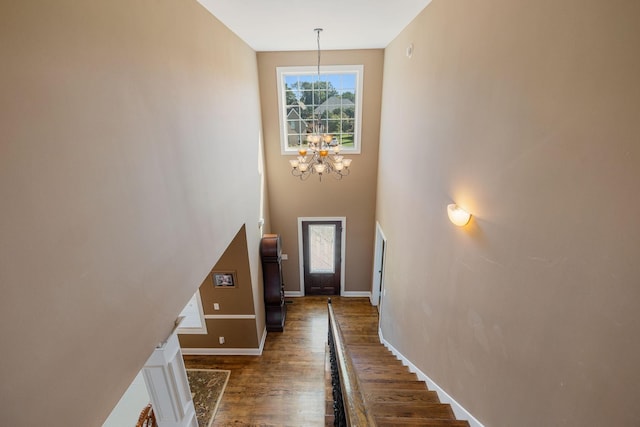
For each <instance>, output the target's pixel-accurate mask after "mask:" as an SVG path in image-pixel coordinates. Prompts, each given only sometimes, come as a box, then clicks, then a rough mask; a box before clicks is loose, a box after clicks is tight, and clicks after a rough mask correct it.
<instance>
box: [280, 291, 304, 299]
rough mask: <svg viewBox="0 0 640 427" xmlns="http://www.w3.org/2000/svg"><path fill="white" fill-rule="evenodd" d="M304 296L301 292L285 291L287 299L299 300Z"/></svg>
mask: <svg viewBox="0 0 640 427" xmlns="http://www.w3.org/2000/svg"><path fill="white" fill-rule="evenodd" d="M303 296H304V294H303V293H302V292H301V291H284V297H285V298H297V297H303Z"/></svg>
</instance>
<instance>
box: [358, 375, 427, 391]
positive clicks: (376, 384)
mask: <svg viewBox="0 0 640 427" xmlns="http://www.w3.org/2000/svg"><path fill="white" fill-rule="evenodd" d="M359 380H360V385H361V386H362V388H363V389H364V390H365V391H375V390H381V391H382V390H406V391H411V390H427V386H426V384H425V383H424V382H422V381H406V380H403V381H389V380H364V379H362V378H359Z"/></svg>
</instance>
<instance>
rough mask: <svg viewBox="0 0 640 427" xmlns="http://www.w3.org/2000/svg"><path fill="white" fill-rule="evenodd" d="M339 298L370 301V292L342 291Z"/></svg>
mask: <svg viewBox="0 0 640 427" xmlns="http://www.w3.org/2000/svg"><path fill="white" fill-rule="evenodd" d="M340 296H342V297H349V298H369V299H371V292H369V291H344V292H343V293H342V294H341V295H340Z"/></svg>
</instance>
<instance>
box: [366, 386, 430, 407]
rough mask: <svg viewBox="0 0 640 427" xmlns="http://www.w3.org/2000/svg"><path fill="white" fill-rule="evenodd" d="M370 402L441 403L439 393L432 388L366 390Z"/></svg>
mask: <svg viewBox="0 0 640 427" xmlns="http://www.w3.org/2000/svg"><path fill="white" fill-rule="evenodd" d="M365 399H366V401H367V402H370V403H376V404H377V403H398V402H402V403H409V402H415V403H417V404H420V403H440V399H439V398H438V393H436V392H435V391H431V390H426V389H425V390H372V391H369V392H365Z"/></svg>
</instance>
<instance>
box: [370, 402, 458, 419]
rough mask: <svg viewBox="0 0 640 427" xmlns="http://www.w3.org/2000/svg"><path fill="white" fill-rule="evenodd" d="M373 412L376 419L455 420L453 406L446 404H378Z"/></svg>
mask: <svg viewBox="0 0 640 427" xmlns="http://www.w3.org/2000/svg"><path fill="white" fill-rule="evenodd" d="M371 412H372V413H373V415H374V416H376V417H378V416H379V417H399V418H430V419H436V420H454V419H455V416H454V415H453V411H452V410H451V406H450V405H448V404H444V403H421V404H418V403H412V402H410V403H376V404H375V405H373V407H372V408H371Z"/></svg>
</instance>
